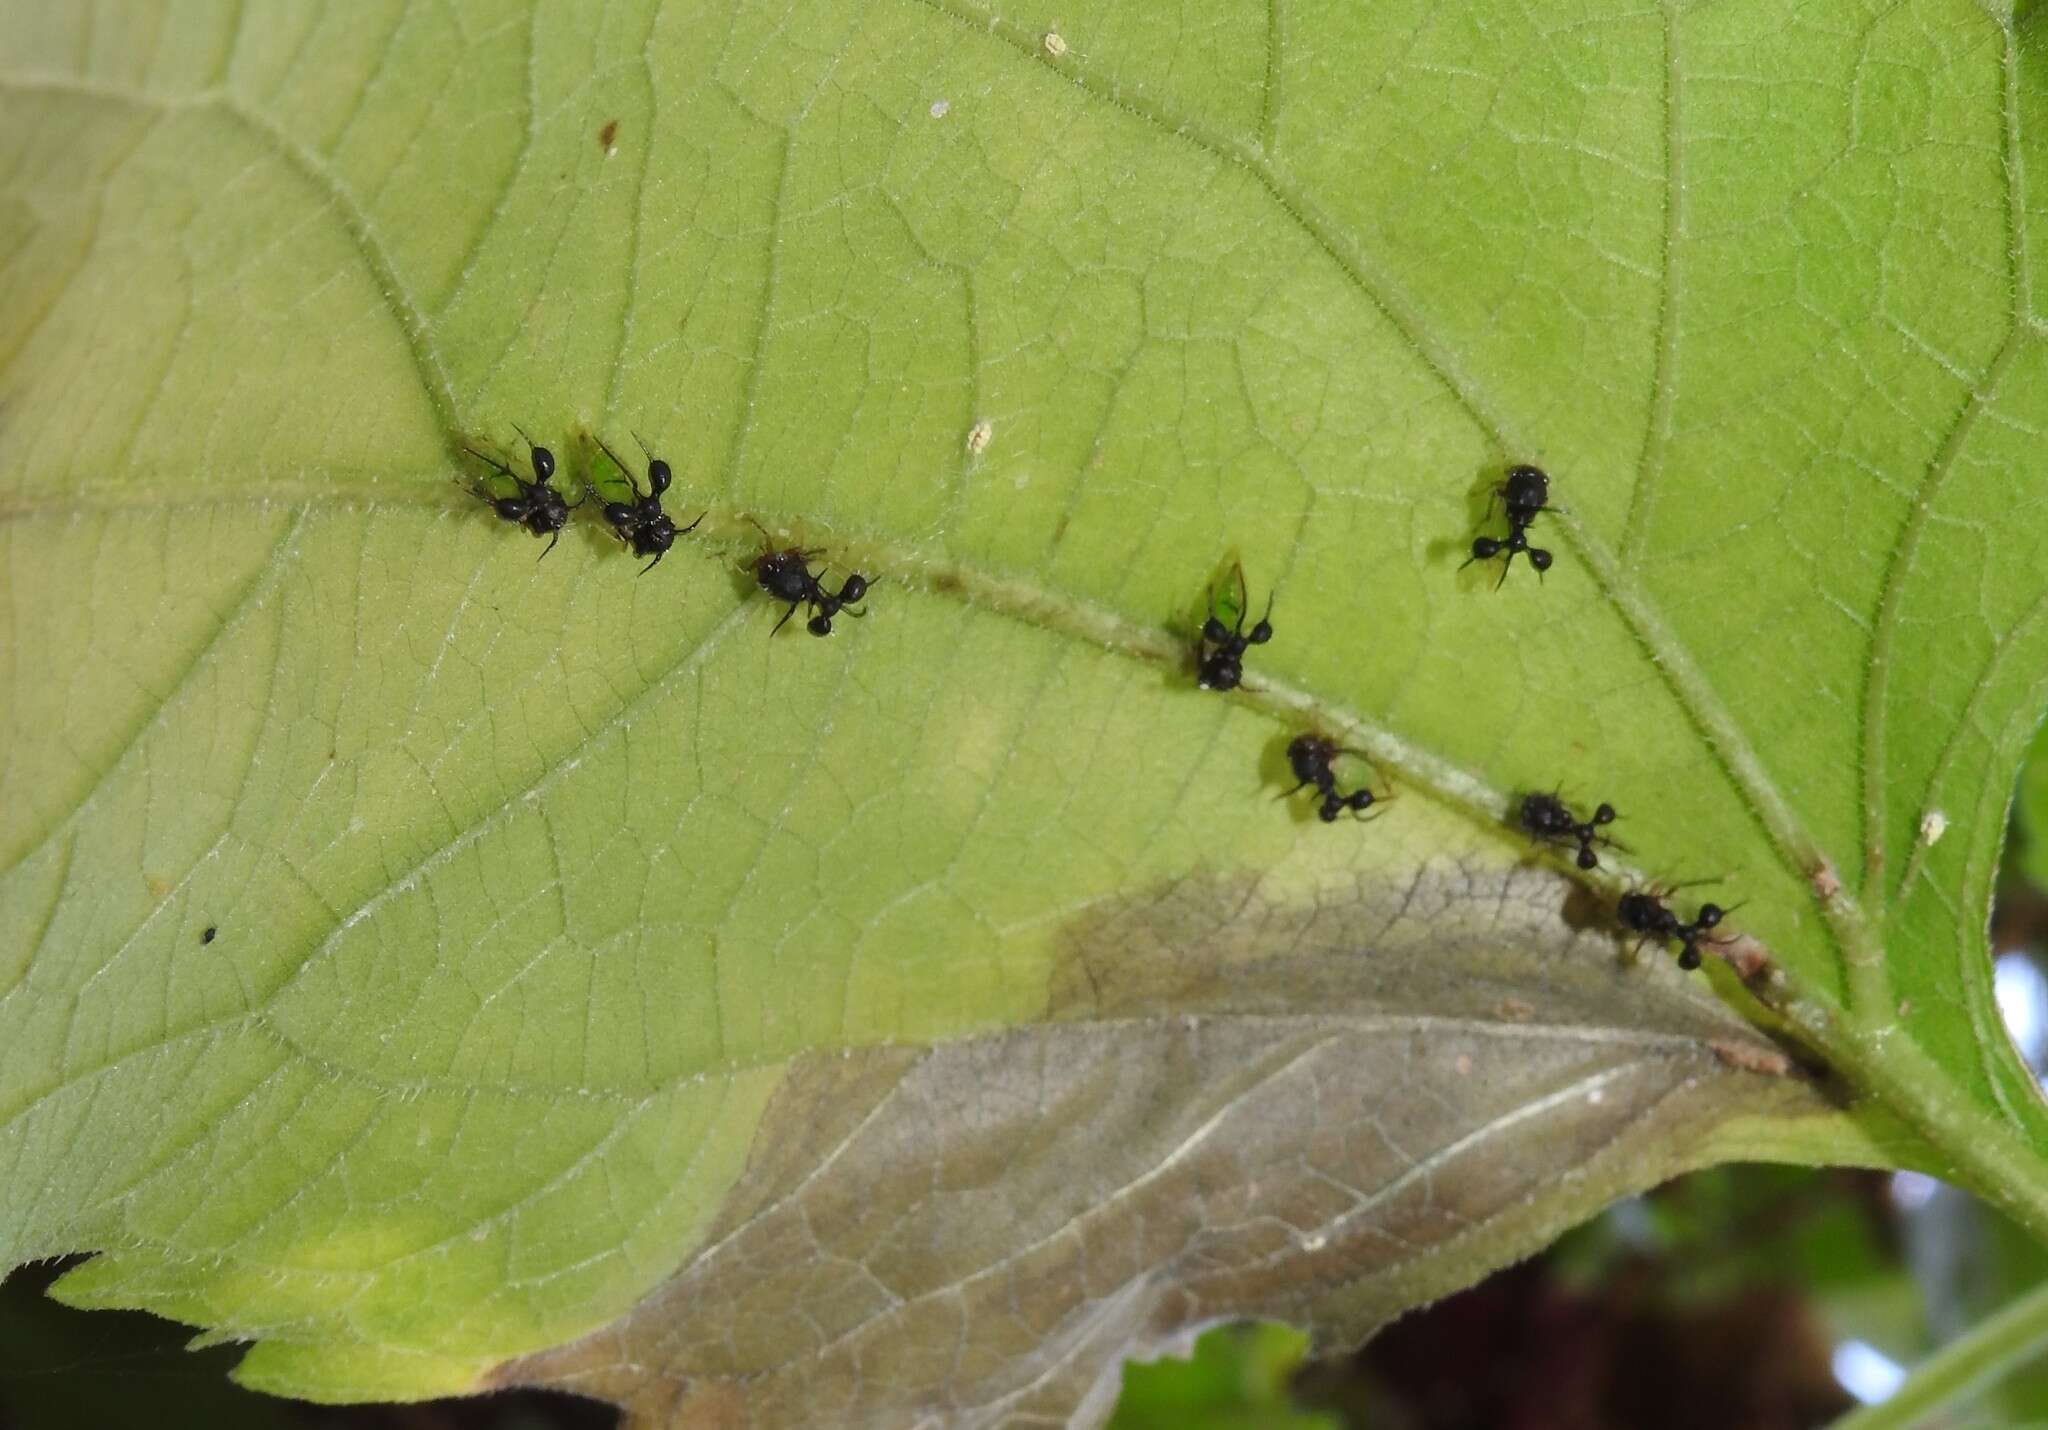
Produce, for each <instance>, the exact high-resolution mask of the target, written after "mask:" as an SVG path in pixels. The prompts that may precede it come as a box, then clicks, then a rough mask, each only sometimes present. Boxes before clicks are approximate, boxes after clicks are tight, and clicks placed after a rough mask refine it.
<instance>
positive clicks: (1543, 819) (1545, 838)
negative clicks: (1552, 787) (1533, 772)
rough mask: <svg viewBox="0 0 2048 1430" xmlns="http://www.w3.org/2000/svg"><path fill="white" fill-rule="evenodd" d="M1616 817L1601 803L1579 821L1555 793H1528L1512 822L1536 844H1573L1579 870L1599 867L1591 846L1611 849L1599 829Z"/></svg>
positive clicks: (1612, 807)
mask: <svg viewBox="0 0 2048 1430" xmlns="http://www.w3.org/2000/svg"><path fill="white" fill-rule="evenodd" d="M1618 818H1620V816H1619V815H1617V814H1616V813H1615V810H1614V806H1613V805H1611V804H1603V805H1601V806H1600V807H1599V808H1598V809H1596V810H1594V811H1593V817H1592V818H1591V819H1585V820H1582V819H1580V818H1578V816H1576V815H1574V814H1573V813H1572V811H1571V807H1570V806H1569V805H1567V804H1566V803H1565V802H1564V801H1563V800H1561V799H1559V798H1558V797H1557V796H1556V795H1555V794H1528V795H1523V796H1522V803H1521V805H1520V807H1519V808H1517V809H1516V811H1515V822H1516V823H1517V824H1519V825H1521V827H1522V832H1523V833H1524V834H1527V835H1528V836H1529V837H1530V838H1531V839H1534V840H1535V841H1536V842H1537V843H1539V844H1576V845H1578V846H1579V852H1578V854H1577V855H1576V856H1575V857H1574V859H1573V862H1574V863H1576V864H1577V865H1578V866H1579V867H1580V868H1581V869H1597V868H1599V867H1600V856H1599V855H1597V854H1595V853H1594V852H1593V846H1594V845H1595V844H1605V845H1607V846H1608V847H1610V848H1612V847H1614V841H1613V840H1612V839H1609V838H1608V837H1607V836H1606V835H1604V834H1602V833H1601V832H1600V830H1601V829H1602V827H1604V826H1606V825H1609V824H1612V823H1614V821H1615V820H1616V819H1618Z"/></svg>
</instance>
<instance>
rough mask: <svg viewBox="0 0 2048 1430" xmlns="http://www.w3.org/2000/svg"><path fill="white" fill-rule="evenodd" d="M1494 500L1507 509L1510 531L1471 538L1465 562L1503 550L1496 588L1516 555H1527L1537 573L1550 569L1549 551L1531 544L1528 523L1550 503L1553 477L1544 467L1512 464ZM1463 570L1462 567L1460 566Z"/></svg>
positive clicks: (1489, 510) (1490, 509) (1488, 506)
mask: <svg viewBox="0 0 2048 1430" xmlns="http://www.w3.org/2000/svg"><path fill="white" fill-rule="evenodd" d="M1493 500H1498V501H1499V502H1500V503H1501V505H1502V506H1503V507H1504V508H1505V509H1506V511H1507V518H1508V534H1507V536H1506V537H1505V538H1501V537H1494V536H1479V537H1474V538H1473V540H1472V555H1471V556H1470V557H1468V558H1467V559H1466V561H1465V563H1464V564H1465V565H1466V566H1470V565H1471V564H1472V563H1473V562H1474V561H1490V560H1492V559H1493V558H1494V557H1496V556H1499V555H1500V554H1501V553H1502V552H1506V553H1507V557H1506V559H1505V560H1503V561H1502V562H1501V564H1500V581H1496V582H1494V583H1493V584H1494V587H1495V589H1498V588H1499V587H1500V584H1501V582H1502V581H1505V580H1507V579H1508V568H1509V567H1510V566H1512V565H1514V564H1515V554H1516V553H1517V552H1522V553H1525V554H1527V556H1528V558H1529V564H1530V565H1531V566H1533V567H1535V568H1536V570H1537V572H1538V574H1541V573H1542V572H1545V571H1548V570H1549V569H1550V553H1549V552H1548V551H1545V550H1544V549H1543V548H1542V547H1540V546H1531V545H1530V544H1529V526H1530V524H1531V523H1532V522H1534V521H1535V520H1536V518H1537V517H1538V516H1539V515H1541V514H1542V513H1543V512H1544V511H1545V510H1546V509H1548V508H1549V505H1550V476H1549V474H1548V473H1546V472H1545V471H1544V470H1543V469H1542V468H1541V467H1532V466H1529V465H1528V464H1526V463H1517V464H1516V465H1515V466H1512V467H1509V468H1508V470H1507V476H1506V478H1505V480H1503V481H1502V482H1501V484H1500V485H1499V486H1497V487H1495V488H1494V489H1493ZM1493 500H1489V501H1488V502H1487V504H1486V512H1487V515H1488V516H1491V515H1492V514H1493ZM1461 569H1462V568H1461Z"/></svg>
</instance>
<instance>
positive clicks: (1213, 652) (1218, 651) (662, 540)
mask: <svg viewBox="0 0 2048 1430" xmlns="http://www.w3.org/2000/svg"><path fill="white" fill-rule="evenodd" d="M520 436H521V438H523V439H524V440H525V442H526V445H527V451H528V454H529V457H528V461H529V465H530V466H531V468H532V471H533V475H532V477H531V478H527V477H522V476H520V475H519V474H518V473H517V472H515V471H513V470H512V468H511V467H510V466H509V465H507V464H506V463H504V462H502V461H499V460H498V459H497V458H495V457H492V456H490V455H489V454H488V453H485V452H482V451H479V450H477V449H476V448H475V447H465V448H464V450H465V451H467V452H468V453H469V454H470V455H471V456H473V457H475V458H476V459H477V460H478V461H480V462H482V463H484V464H485V465H486V466H488V467H489V468H490V469H491V470H492V471H493V472H494V473H495V474H496V475H497V476H498V477H499V478H501V479H503V480H504V481H505V482H509V483H510V484H511V488H512V490H511V494H509V495H507V494H504V493H503V492H502V491H501V492H493V491H491V490H489V489H488V488H486V487H484V486H483V485H481V484H479V485H475V486H472V487H471V488H470V490H471V491H473V492H474V493H475V494H476V495H477V496H478V497H479V498H480V499H482V500H483V501H484V502H486V503H488V504H489V506H490V507H491V509H492V510H493V511H494V512H496V513H497V515H498V516H499V517H500V518H502V519H503V520H505V521H509V522H512V523H514V524H516V525H518V526H522V527H524V528H525V529H526V530H527V531H529V532H531V533H532V534H533V535H535V536H544V537H546V538H547V541H548V544H547V548H546V550H543V551H542V552H541V555H542V556H546V555H547V554H548V552H549V551H552V550H554V549H555V543H556V542H557V541H558V540H560V539H561V534H562V529H563V528H564V527H565V526H567V525H568V523H569V514H570V513H571V512H572V511H574V510H575V509H576V508H578V507H580V506H582V505H583V504H584V502H585V501H587V500H589V499H590V498H591V497H593V496H597V497H598V498H599V501H600V507H599V510H600V511H602V512H603V514H604V519H605V520H606V521H607V522H608V523H610V525H611V528H612V533H613V534H614V535H615V536H617V537H618V539H619V540H620V541H621V542H622V543H624V544H625V545H626V546H627V547H628V548H629V549H630V550H631V551H632V553H633V554H634V555H635V556H644V557H646V558H648V560H647V564H646V565H645V566H643V567H641V568H640V570H641V574H642V575H645V574H646V573H647V572H649V571H651V570H653V569H654V568H655V567H656V566H658V565H660V564H661V559H662V558H663V557H664V556H666V555H667V554H668V552H669V549H670V548H671V547H672V546H674V545H675V541H676V538H677V537H678V536H683V535H687V534H688V533H689V532H692V531H694V530H696V529H697V526H698V525H699V523H701V522H702V521H703V520H704V516H703V515H700V516H698V518H697V519H696V521H693V522H691V523H690V524H689V525H688V526H684V527H678V526H677V525H676V524H675V521H674V519H673V518H671V517H670V516H669V514H668V513H667V512H666V511H664V510H663V509H662V497H663V495H664V494H665V493H666V492H667V491H668V489H669V485H670V482H671V481H672V480H673V476H674V474H673V472H672V471H671V470H670V467H669V464H668V463H667V462H665V461H663V460H662V459H661V458H659V457H657V456H655V455H654V454H653V453H652V452H649V451H648V450H647V444H646V443H645V442H641V443H640V449H641V451H642V452H643V453H646V456H647V487H646V490H645V491H642V490H641V488H640V484H639V483H638V482H637V481H636V480H635V479H634V477H633V473H632V469H631V468H630V467H628V466H627V465H626V464H625V462H623V461H622V460H620V458H619V456H618V454H617V453H616V452H614V451H613V450H612V449H611V447H610V446H609V445H607V444H606V443H605V442H604V440H603V439H602V438H596V439H594V440H595V441H596V442H597V445H598V447H599V449H600V450H602V451H603V452H604V454H605V456H606V457H608V458H609V459H610V460H611V462H612V465H613V466H615V467H617V468H618V470H619V472H620V474H621V475H622V476H623V477H624V478H625V480H626V484H627V486H628V487H629V488H630V489H631V493H632V500H631V501H605V500H604V499H603V498H602V497H601V496H599V493H598V491H597V488H596V485H595V484H594V483H592V482H591V481H590V480H589V479H588V478H587V477H586V478H585V481H584V494H583V495H582V496H580V497H578V498H577V499H576V500H575V501H573V502H571V501H569V500H568V499H567V498H565V497H564V496H563V495H562V493H561V492H560V491H558V490H557V489H556V487H555V485H554V478H555V473H556V466H555V454H554V453H553V452H551V451H549V450H548V449H547V448H546V447H543V446H540V445H539V444H538V443H536V442H534V440H533V439H532V438H530V437H527V436H526V434H525V433H524V432H521V433H520ZM635 440H636V441H638V440H639V439H638V438H637V437H636V438H635ZM1493 496H1494V499H1495V500H1497V501H1498V502H1499V503H1500V504H1501V505H1502V506H1503V507H1504V508H1505V510H1506V512H1507V521H1508V534H1507V536H1506V537H1505V538H1499V537H1492V536H1480V537H1476V538H1474V539H1473V542H1472V555H1471V557H1470V558H1469V559H1468V560H1467V561H1466V563H1465V564H1466V565H1468V566H1469V565H1470V564H1471V563H1472V562H1473V561H1486V560H1490V559H1492V558H1493V557H1496V556H1502V557H1504V559H1503V560H1502V562H1501V574H1500V581H1496V582H1495V583H1494V584H1495V586H1496V587H1498V586H1499V585H1500V583H1501V582H1503V581H1505V580H1507V573H1508V568H1509V567H1510V566H1512V565H1513V564H1514V559H1515V556H1516V555H1517V553H1526V554H1527V556H1528V558H1529V564H1530V565H1531V566H1532V567H1534V568H1535V570H1536V571H1537V573H1538V574H1539V575H1540V574H1541V573H1543V572H1545V571H1548V570H1549V569H1550V565H1551V555H1550V553H1549V552H1548V551H1546V550H1544V549H1543V548H1542V547H1539V546H1532V545H1530V544H1529V527H1530V526H1531V524H1533V523H1534V522H1535V520H1536V518H1537V517H1538V516H1539V515H1540V514H1542V513H1543V512H1544V511H1546V510H1555V508H1553V507H1551V506H1550V478H1549V476H1548V475H1547V474H1546V473H1545V472H1544V471H1543V470H1542V469H1541V468H1539V467H1534V466H1530V465H1527V464H1526V463H1518V464H1516V465H1514V466H1511V467H1509V468H1508V469H1507V472H1506V474H1505V478H1504V480H1502V482H1501V483H1500V484H1499V485H1498V486H1497V487H1495V488H1494V491H1493ZM1487 510H1488V514H1489V515H1491V512H1492V503H1491V502H1490V503H1489V504H1488V508H1487ZM706 514H707V515H708V513H706ZM748 519H749V520H750V521H751V520H752V518H751V517H750V518H748ZM754 527H755V529H756V530H758V531H760V533H761V538H762V548H761V551H760V553H759V554H758V555H757V556H756V557H755V558H754V561H753V567H752V569H753V575H754V580H755V582H756V583H757V584H758V585H759V586H760V588H761V589H762V590H763V591H765V592H767V593H768V594H769V595H770V596H771V597H773V598H774V599H776V600H778V601H785V602H787V603H788V609H787V610H785V611H784V612H783V613H782V618H781V619H780V620H778V621H777V622H776V623H775V627H774V630H775V631H779V630H781V629H782V627H783V626H784V625H785V624H786V623H787V622H788V620H789V618H790V617H791V616H793V615H795V614H796V612H797V610H798V608H800V607H803V606H808V607H809V608H810V612H811V614H810V617H809V619H808V620H806V621H805V623H804V626H805V629H807V630H808V631H810V633H811V634H812V635H814V636H826V635H830V634H831V633H832V621H833V618H834V617H836V616H838V615H839V614H841V612H844V613H846V614H848V615H853V616H859V615H864V614H866V613H865V612H864V611H859V610H855V609H852V608H853V607H854V606H856V605H858V604H859V602H860V601H861V600H862V599H863V598H864V597H865V596H866V595H867V593H868V588H869V586H870V585H871V584H872V582H871V580H870V579H869V578H868V577H866V576H863V575H861V574H860V573H859V572H858V571H855V572H852V573H850V574H849V575H848V576H847V578H846V580H845V581H844V582H842V583H841V584H840V587H839V589H838V590H837V591H831V590H827V589H826V586H825V583H824V582H823V581H822V580H820V579H819V577H818V574H817V573H816V572H814V571H813V570H812V569H811V564H810V563H811V558H812V557H815V556H818V555H821V554H822V552H821V551H819V550H816V549H806V548H802V547H795V546H782V547H778V546H777V545H776V544H775V542H774V539H773V538H772V537H770V536H769V534H768V532H767V530H766V528H764V527H762V526H761V524H760V523H759V522H754ZM1231 578H1232V581H1233V583H1234V585H1235V587H1236V591H1235V599H1234V600H1232V601H1231V602H1230V604H1229V609H1228V610H1227V611H1225V610H1224V609H1221V608H1219V605H1218V602H1217V596H1216V592H1215V591H1214V590H1212V591H1211V592H1210V593H1209V610H1208V615H1207V618H1206V619H1205V620H1204V621H1203V622H1202V627H1201V632H1200V636H1199V638H1198V639H1197V641H1196V644H1195V680H1196V683H1197V684H1198V685H1199V686H1201V688H1202V689H1204V690H1235V689H1237V688H1239V687H1240V686H1241V685H1242V684H1243V683H1244V659H1245V656H1246V654H1247V653H1248V652H1249V651H1250V650H1251V648H1252V647H1253V646H1259V645H1264V644H1266V643H1267V642H1268V641H1270V640H1272V638H1273V623H1272V619H1271V617H1272V613H1273V601H1272V597H1271V596H1270V595H1269V596H1268V597H1267V600H1266V608H1265V611H1264V612H1263V613H1262V614H1261V615H1260V617H1259V619H1258V620H1257V621H1255V622H1254V623H1253V624H1252V628H1251V629H1250V630H1246V629H1245V624H1244V623H1245V617H1246V616H1247V615H1248V614H1249V612H1250V608H1251V602H1250V598H1249V593H1248V592H1247V590H1246V587H1245V580H1244V571H1243V569H1242V568H1240V567H1237V566H1233V567H1232V568H1231ZM1226 615H1227V616H1228V619H1227V620H1226ZM773 633H774V632H773V631H771V632H770V634H773ZM1347 755H1348V756H1352V757H1354V758H1357V759H1361V760H1363V759H1365V758H1366V757H1365V754H1364V752H1363V751H1360V750H1353V749H1348V748H1346V747H1345V746H1342V745H1339V744H1338V743H1337V742H1336V741H1335V740H1332V739H1331V738H1329V737H1328V736H1327V735H1324V734H1321V733H1319V732H1316V731H1306V732H1304V733H1302V734H1299V735H1296V736H1295V737H1294V739H1293V740H1292V741H1291V742H1290V743H1289V744H1288V746H1287V764H1288V768H1289V769H1290V770H1291V771H1292V772H1293V774H1294V779H1295V783H1294V785H1293V787H1292V788H1290V789H1288V790H1287V791H1285V793H1284V794H1283V795H1282V796H1281V797H1282V798H1286V797H1287V796H1288V795H1292V794H1294V793H1296V792H1297V791H1299V790H1303V789H1313V790H1314V791H1315V801H1316V803H1315V811H1316V816H1317V818H1319V819H1321V820H1322V821H1323V822H1324V823H1325V824H1333V823H1335V822H1336V820H1337V816H1338V815H1340V814H1346V813H1348V814H1350V815H1351V817H1352V818H1354V819H1365V818H1368V817H1369V815H1368V813H1367V812H1368V811H1369V810H1371V809H1372V807H1373V806H1374V805H1376V804H1379V803H1382V802H1383V801H1385V799H1386V798H1387V796H1386V795H1383V794H1374V793H1373V792H1372V790H1371V789H1369V788H1367V787H1366V786H1364V785H1359V786H1357V787H1355V788H1353V789H1351V790H1350V791H1348V792H1347V791H1345V790H1343V789H1341V788H1339V782H1338V776H1337V772H1336V769H1335V765H1336V762H1337V761H1338V759H1340V758H1341V757H1343V756H1347ZM1369 765H1370V762H1369V761H1368V767H1369ZM1618 817H1619V816H1618V815H1617V813H1616V811H1615V808H1614V806H1613V805H1611V804H1606V803H1602V804H1600V805H1598V806H1596V807H1595V808H1594V810H1593V813H1592V814H1591V815H1590V816H1588V817H1587V818H1584V819H1581V818H1579V816H1578V815H1577V814H1576V813H1575V812H1574V811H1573V810H1572V808H1571V806H1570V805H1568V804H1566V803H1565V802H1564V800H1563V799H1562V798H1561V797H1560V796H1559V794H1558V793H1557V792H1556V791H1551V792H1549V793H1547V794H1546V793H1534V794H1527V795H1524V796H1523V797H1522V799H1521V802H1520V803H1519V804H1518V805H1517V806H1516V809H1515V823H1516V824H1517V825H1518V826H1519V827H1520V829H1521V831H1522V832H1523V833H1524V834H1526V835H1528V836H1529V838H1531V839H1533V840H1534V841H1536V843H1538V844H1539V845H1545V846H1552V847H1558V848H1563V847H1570V848H1571V849H1572V851H1573V854H1572V861H1573V862H1574V863H1575V864H1577V865H1578V867H1579V868H1581V869H1585V870H1592V869H1597V868H1599V867H1600V856H1599V854H1598V853H1597V852H1596V849H1597V848H1620V847H1621V846H1620V845H1617V844H1616V843H1615V842H1614V841H1613V840H1612V839H1611V838H1609V837H1608V835H1607V834H1606V833H1605V832H1604V831H1605V829H1606V827H1607V826H1608V825H1610V824H1612V823H1614V821H1615V820H1616V819H1617V818H1618ZM1672 892H1673V891H1672V890H1671V889H1670V888H1653V889H1647V890H1635V891H1632V892H1630V893H1626V894H1623V895H1622V896H1621V898H1620V901H1619V902H1618V903H1617V904H1616V906H1615V919H1616V921H1617V922H1618V923H1619V924H1620V925H1621V927H1622V928H1623V929H1625V930H1627V931H1628V932H1631V933H1634V934H1635V935H1637V944H1638V946H1640V945H1641V944H1642V943H1643V942H1645V941H1648V940H1655V941H1656V942H1658V943H1659V944H1666V945H1668V944H1669V943H1671V942H1673V941H1676V943H1677V944H1678V946H1679V951H1678V965H1679V967H1681V968H1686V969H1693V968H1697V967H1699V965H1700V946H1701V945H1702V944H1703V943H1706V944H1712V943H1718V942H1722V941H1723V940H1720V939H1716V938H1713V937H1711V936H1710V935H1711V931H1712V930H1713V929H1714V928H1715V927H1716V926H1718V925H1719V924H1720V922H1721V919H1722V917H1723V915H1724V913H1725V912H1726V911H1725V910H1723V909H1722V908H1721V907H1720V906H1719V905H1717V904H1701V905H1700V907H1699V911H1698V912H1697V913H1696V914H1694V916H1693V917H1692V919H1691V920H1690V921H1685V920H1682V919H1680V918H1679V916H1678V915H1677V914H1676V913H1674V912H1673V911H1672V910H1671V909H1669V908H1667V907H1666V906H1665V903H1664V901H1665V899H1666V898H1668V897H1669V896H1670V895H1671V893H1672Z"/></svg>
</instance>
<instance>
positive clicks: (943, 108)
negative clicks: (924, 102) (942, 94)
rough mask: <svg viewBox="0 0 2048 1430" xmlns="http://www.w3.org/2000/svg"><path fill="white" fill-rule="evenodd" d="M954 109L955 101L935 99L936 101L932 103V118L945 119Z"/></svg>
mask: <svg viewBox="0 0 2048 1430" xmlns="http://www.w3.org/2000/svg"><path fill="white" fill-rule="evenodd" d="M952 107H953V101H952V100H950V99H935V100H933V101H932V118H934V119H944V118H945V117H946V114H947V111H949V110H951V109H952Z"/></svg>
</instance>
